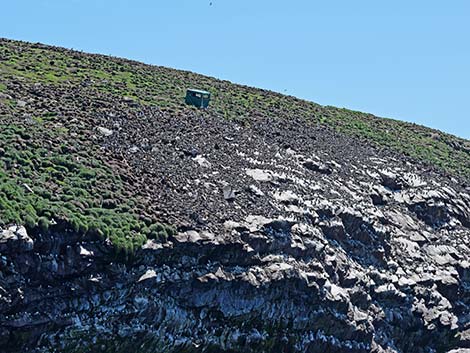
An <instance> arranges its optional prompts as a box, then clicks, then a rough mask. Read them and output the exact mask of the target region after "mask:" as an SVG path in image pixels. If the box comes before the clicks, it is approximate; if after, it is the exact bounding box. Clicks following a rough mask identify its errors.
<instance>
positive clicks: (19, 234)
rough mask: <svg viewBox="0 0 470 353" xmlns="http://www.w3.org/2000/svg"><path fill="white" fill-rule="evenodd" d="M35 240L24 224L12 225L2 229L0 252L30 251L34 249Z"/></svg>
mask: <svg viewBox="0 0 470 353" xmlns="http://www.w3.org/2000/svg"><path fill="white" fill-rule="evenodd" d="M33 247H34V241H33V239H31V237H30V236H29V235H28V232H27V231H26V228H25V227H23V226H11V227H9V228H8V229H5V230H1V229H0V252H1V253H11V252H28V251H31V250H33Z"/></svg>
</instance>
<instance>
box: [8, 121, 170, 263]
mask: <svg viewBox="0 0 470 353" xmlns="http://www.w3.org/2000/svg"><path fill="white" fill-rule="evenodd" d="M34 121H35V124H34V125H32V126H26V124H24V125H21V124H19V123H17V124H11V123H10V124H6V123H4V122H2V120H1V119H0V210H1V211H2V212H1V213H0V226H5V225H8V224H12V223H18V224H24V225H25V226H26V227H27V228H29V229H30V230H34V229H38V230H41V231H42V232H46V231H48V230H49V228H50V227H55V228H60V229H62V230H66V229H69V230H73V231H74V232H76V233H78V234H81V235H83V236H92V237H95V238H101V239H105V238H109V239H110V240H111V242H112V243H113V244H114V246H115V249H116V254H117V256H119V257H121V258H123V259H128V258H129V257H130V256H131V255H132V254H133V253H134V249H135V248H136V247H140V246H142V245H143V244H144V243H145V242H146V240H147V239H148V238H151V239H157V240H159V241H165V240H166V239H167V238H168V236H171V235H173V234H174V230H173V228H171V227H169V226H166V225H163V224H160V223H158V222H156V221H155V220H153V219H151V218H142V217H138V215H140V214H143V210H141V209H139V205H138V204H137V201H136V200H133V199H132V198H131V199H126V197H125V196H124V189H123V186H122V181H121V180H120V178H119V176H117V175H115V174H114V173H113V172H112V170H111V169H110V168H109V167H107V166H106V165H105V164H104V163H103V161H99V160H96V159H94V158H89V157H88V152H89V151H80V150H78V148H79V147H80V145H79V144H78V143H76V142H75V143H74V142H70V139H69V138H68V137H67V136H66V129H65V130H64V129H53V128H51V125H49V124H46V123H42V122H39V121H42V119H34ZM44 141H49V142H50V144H49V146H48V148H46V146H45V143H44ZM67 141H69V142H67Z"/></svg>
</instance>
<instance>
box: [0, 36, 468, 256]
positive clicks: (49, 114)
mask: <svg viewBox="0 0 470 353" xmlns="http://www.w3.org/2000/svg"><path fill="white" fill-rule="evenodd" d="M18 81H21V83H22V84H25V85H29V86H28V87H33V88H34V87H35V85H37V84H40V85H42V86H46V87H52V88H54V89H58V90H59V89H60V90H62V91H63V92H65V93H64V96H63V99H70V101H69V102H72V103H73V104H75V105H76V107H77V108H76V109H78V110H83V109H85V110H86V111H87V114H88V113H89V114H88V115H87V116H86V117H84V116H81V117H77V119H64V116H63V115H61V113H60V109H59V108H60V106H61V102H55V103H51V104H50V105H49V106H43V107H42V108H41V109H39V110H34V111H28V110H27V109H28V105H27V106H26V108H25V107H24V106H23V107H21V106H20V104H19V102H18V101H17V100H15V99H13V98H10V93H11V92H10V90H11V89H12V88H11V87H13V86H14V85H15V82H18ZM77 87H80V88H81V89H83V90H86V96H87V97H92V99H90V102H82V101H80V102H78V101H74V97H73V93H74V90H76V89H77ZM188 87H197V88H200V89H205V90H208V91H210V92H211V93H212V101H211V105H210V108H209V109H208V110H205V111H199V113H200V114H210V115H215V116H219V117H221V118H225V119H231V120H236V121H239V122H241V123H243V124H245V125H250V124H251V123H252V122H253V121H254V119H256V118H272V119H292V118H302V119H305V121H306V122H307V123H308V124H322V125H325V126H329V127H331V128H333V129H335V130H337V131H339V132H342V133H346V134H350V135H354V136H356V137H358V138H360V139H364V141H367V142H369V143H374V144H377V145H379V146H382V147H386V148H391V149H393V150H395V151H398V152H400V153H404V154H406V155H409V156H411V157H414V158H416V159H418V160H420V161H423V162H425V163H428V164H429V165H432V166H435V167H438V168H441V169H442V170H445V171H447V172H450V173H452V174H454V175H460V176H463V177H467V178H468V177H470V163H469V160H470V142H469V141H466V140H463V139H459V138H457V137H455V136H451V135H448V134H444V133H441V132H438V131H435V130H432V129H428V128H425V127H422V126H418V125H415V124H409V123H404V122H399V121H395V120H391V119H379V118H376V117H374V116H372V115H369V114H365V113H360V112H355V111H351V110H347V109H338V108H334V107H323V106H320V105H318V104H315V103H311V102H307V101H304V100H300V99H297V98H294V97H290V96H283V95H281V94H277V93H274V92H270V91H265V90H260V89H255V88H250V87H246V86H241V85H236V84H232V83H230V82H227V81H221V80H217V79H214V78H210V77H205V76H202V75H198V74H194V73H191V72H185V71H178V70H173V69H168V68H163V67H156V66H149V65H144V64H141V63H137V62H132V61H129V60H124V59H116V58H110V57H105V56H101V55H89V54H82V53H79V52H72V51H67V50H65V49H61V48H52V47H47V46H43V45H36V44H29V43H22V42H16V41H8V40H0V93H1V95H0V211H1V213H0V225H6V224H10V223H23V224H26V226H27V227H28V228H30V229H38V230H39V229H40V230H42V231H47V230H48V229H51V228H54V227H55V228H57V227H64V228H66V229H71V230H73V231H75V232H78V233H80V234H82V235H83V236H95V237H99V238H102V239H104V238H109V239H110V240H111V241H112V243H113V244H114V245H115V247H116V249H117V253H118V254H121V255H122V256H124V257H128V256H129V254H132V253H133V250H134V249H135V248H136V247H138V246H140V245H142V244H143V243H144V242H145V241H146V239H156V240H159V241H164V240H165V239H167V237H169V236H171V235H172V234H173V233H174V230H173V229H172V228H171V227H169V226H166V225H162V224H160V223H159V222H158V220H157V219H156V217H154V216H153V215H152V214H151V213H150V214H148V213H147V212H149V211H148V207H147V206H148V204H146V203H145V202H144V201H143V200H142V199H139V198H138V195H136V194H135V193H134V190H132V189H130V188H129V182H127V181H126V180H125V177H126V173H127V171H126V170H125V166H124V165H122V164H119V163H118V162H116V161H115V162H116V164H115V165H112V166H111V165H109V164H107V157H106V156H104V155H102V153H101V151H100V147H99V144H96V143H95V142H94V141H93V134H92V133H91V132H90V131H89V130H90V128H92V127H94V126H96V124H97V123H99V120H98V119H99V114H98V113H99V107H100V104H101V103H103V104H110V103H109V102H115V101H117V102H121V103H122V104H123V105H126V104H128V103H129V102H131V103H133V104H128V105H127V106H126V109H129V110H131V109H134V107H135V104H143V105H157V106H159V107H160V108H161V109H163V110H165V111H167V112H170V113H171V114H175V115H178V114H179V113H181V112H190V111H196V110H197V108H194V107H189V106H186V105H185V104H184V95H185V90H186V88H188ZM62 91H61V92H62ZM66 96H67V97H69V98H66ZM61 97H62V96H61ZM125 97H126V98H125ZM61 99H62V98H61ZM85 103H86V104H88V106H86V108H83V107H84V104H85ZM121 103H120V104H121ZM27 104H29V103H27ZM113 104H114V103H113ZM92 105H93V107H92ZM51 107H52V108H51ZM56 108H57V109H58V110H57V111H55V109H56ZM51 109H53V110H52V111H51ZM25 114H26V115H25ZM28 114H29V115H28ZM25 116H26V118H25ZM90 116H93V117H92V118H90ZM69 117H70V116H69ZM74 120H75V121H74Z"/></svg>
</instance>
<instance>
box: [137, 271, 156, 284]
mask: <svg viewBox="0 0 470 353" xmlns="http://www.w3.org/2000/svg"><path fill="white" fill-rule="evenodd" d="M155 277H157V273H156V272H155V270H152V269H150V270H147V271H146V272H145V273H144V274H143V275H142V276H140V277H139V279H138V280H137V282H138V283H140V282H143V281H146V280H149V279H152V278H155Z"/></svg>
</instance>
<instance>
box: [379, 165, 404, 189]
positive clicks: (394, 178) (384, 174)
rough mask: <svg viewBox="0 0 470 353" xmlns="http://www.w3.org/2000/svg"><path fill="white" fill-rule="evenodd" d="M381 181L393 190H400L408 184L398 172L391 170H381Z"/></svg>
mask: <svg viewBox="0 0 470 353" xmlns="http://www.w3.org/2000/svg"><path fill="white" fill-rule="evenodd" d="M379 174H380V178H381V183H382V185H383V186H385V187H386V188H389V189H390V190H392V191H399V190H401V189H403V188H404V186H405V185H406V184H405V182H404V180H403V179H402V178H401V177H400V176H399V175H398V174H396V173H394V172H392V171H389V170H380V171H379Z"/></svg>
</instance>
